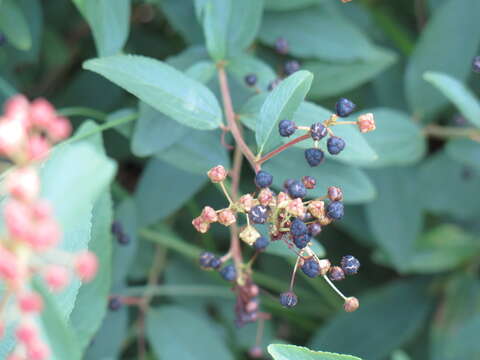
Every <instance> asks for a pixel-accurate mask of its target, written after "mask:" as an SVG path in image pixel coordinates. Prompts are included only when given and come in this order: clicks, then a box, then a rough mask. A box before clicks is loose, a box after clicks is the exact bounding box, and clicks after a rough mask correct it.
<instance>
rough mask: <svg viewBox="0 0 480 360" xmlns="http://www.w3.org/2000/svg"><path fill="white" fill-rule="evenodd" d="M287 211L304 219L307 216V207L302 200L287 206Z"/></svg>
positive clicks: (298, 199)
mask: <svg viewBox="0 0 480 360" xmlns="http://www.w3.org/2000/svg"><path fill="white" fill-rule="evenodd" d="M287 211H288V212H289V213H290V214H292V215H293V216H296V217H303V216H304V215H305V206H303V202H302V199H300V198H296V199H294V200H292V201H290V203H289V204H288V205H287Z"/></svg>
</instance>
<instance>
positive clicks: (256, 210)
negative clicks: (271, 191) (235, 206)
mask: <svg viewBox="0 0 480 360" xmlns="http://www.w3.org/2000/svg"><path fill="white" fill-rule="evenodd" d="M248 216H249V218H250V221H251V222H253V223H254V224H265V223H266V222H267V218H268V208H267V207H266V206H263V205H255V206H254V207H252V209H251V210H250V212H249V213H248Z"/></svg>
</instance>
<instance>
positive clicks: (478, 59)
mask: <svg viewBox="0 0 480 360" xmlns="http://www.w3.org/2000/svg"><path fill="white" fill-rule="evenodd" d="M472 70H473V71H474V72H476V73H480V56H475V57H474V58H473V61H472Z"/></svg>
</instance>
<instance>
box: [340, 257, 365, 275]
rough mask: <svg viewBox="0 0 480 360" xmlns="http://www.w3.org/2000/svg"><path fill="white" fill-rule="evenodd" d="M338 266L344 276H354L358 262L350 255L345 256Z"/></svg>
mask: <svg viewBox="0 0 480 360" xmlns="http://www.w3.org/2000/svg"><path fill="white" fill-rule="evenodd" d="M340 266H341V267H342V270H343V272H344V273H345V274H346V275H355V274H356V273H357V272H358V269H359V268H360V261H358V259H357V258H356V257H354V256H352V255H345V256H344V257H342V260H341V261H340Z"/></svg>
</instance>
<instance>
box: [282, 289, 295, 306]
mask: <svg viewBox="0 0 480 360" xmlns="http://www.w3.org/2000/svg"><path fill="white" fill-rule="evenodd" d="M297 303H298V298H297V295H295V293H294V292H293V291H287V292H284V293H281V294H280V304H281V305H282V306H285V307H287V308H292V307H294V306H295V305H297Z"/></svg>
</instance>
